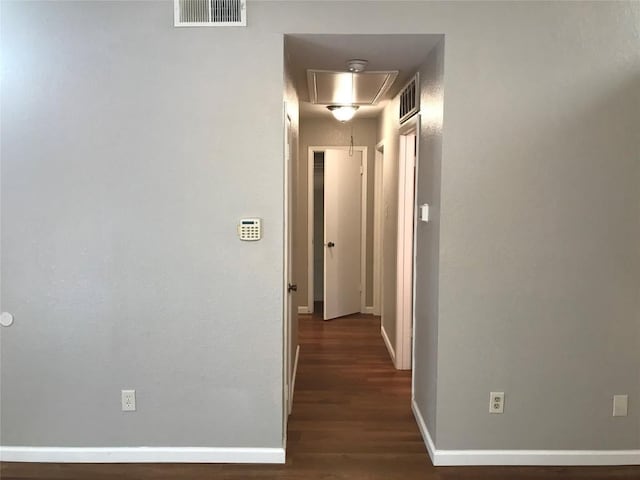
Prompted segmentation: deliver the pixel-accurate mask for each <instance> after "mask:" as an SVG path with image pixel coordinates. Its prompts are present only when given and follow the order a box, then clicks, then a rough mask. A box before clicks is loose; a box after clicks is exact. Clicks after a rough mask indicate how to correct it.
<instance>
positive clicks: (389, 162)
mask: <svg viewBox="0 0 640 480" xmlns="http://www.w3.org/2000/svg"><path fill="white" fill-rule="evenodd" d="M399 106H400V104H399V100H398V97H395V98H393V99H392V100H391V101H389V103H388V104H387V106H386V107H385V109H384V111H383V112H382V115H381V116H380V118H379V119H378V136H377V139H376V143H380V142H382V144H383V150H384V151H383V158H382V221H381V237H382V254H381V267H382V289H381V294H382V311H381V317H382V320H381V321H382V328H383V329H384V332H385V334H386V335H387V338H388V339H389V342H390V344H391V345H392V348H394V350H395V345H396V317H397V315H396V286H397V277H396V275H397V269H398V265H397V250H398V169H399V161H398V155H399V141H400V136H399V134H398V112H399V108H400V107H399Z"/></svg>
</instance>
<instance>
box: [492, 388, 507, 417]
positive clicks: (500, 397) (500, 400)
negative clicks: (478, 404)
mask: <svg viewBox="0 0 640 480" xmlns="http://www.w3.org/2000/svg"><path fill="white" fill-rule="evenodd" d="M489 413H504V392H491V393H490V394H489Z"/></svg>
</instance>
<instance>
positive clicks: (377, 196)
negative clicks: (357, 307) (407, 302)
mask: <svg viewBox="0 0 640 480" xmlns="http://www.w3.org/2000/svg"><path fill="white" fill-rule="evenodd" d="M383 168H384V140H383V141H381V142H378V143H377V144H376V151H375V162H374V176H373V314H374V315H378V316H381V315H382V312H383V308H382V301H383V298H384V295H383V292H382V288H383V282H382V279H383V278H384V277H383V272H382V269H383V265H384V263H383V261H382V252H383V245H382V244H383V241H384V236H383V235H382V217H383V215H382V205H383V202H382V195H383V189H382V174H383Z"/></svg>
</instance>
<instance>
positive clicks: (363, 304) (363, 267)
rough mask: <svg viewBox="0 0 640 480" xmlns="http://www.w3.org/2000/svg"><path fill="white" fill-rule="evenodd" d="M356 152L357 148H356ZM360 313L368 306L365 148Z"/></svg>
mask: <svg viewBox="0 0 640 480" xmlns="http://www.w3.org/2000/svg"><path fill="white" fill-rule="evenodd" d="M354 150H355V148H354ZM360 155H361V156H360V169H361V171H362V174H361V175H360V312H361V313H366V305H367V189H368V188H369V181H368V180H367V178H368V175H369V153H368V148H367V147H363V150H362V152H361V154H360Z"/></svg>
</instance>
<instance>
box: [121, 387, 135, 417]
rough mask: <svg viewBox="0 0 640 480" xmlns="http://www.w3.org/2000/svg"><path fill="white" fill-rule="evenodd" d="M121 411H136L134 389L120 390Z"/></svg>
mask: <svg viewBox="0 0 640 480" xmlns="http://www.w3.org/2000/svg"><path fill="white" fill-rule="evenodd" d="M122 411H123V412H135V411H136V391H135V390H122Z"/></svg>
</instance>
